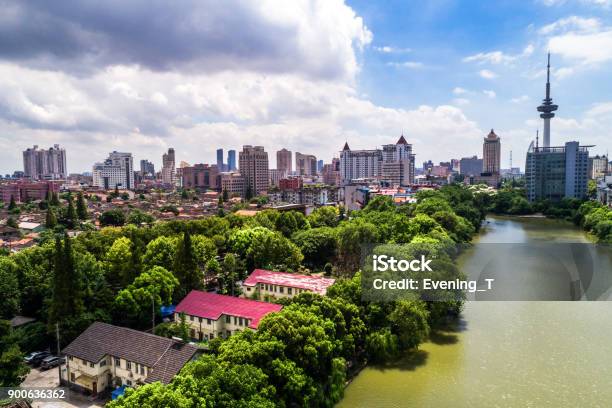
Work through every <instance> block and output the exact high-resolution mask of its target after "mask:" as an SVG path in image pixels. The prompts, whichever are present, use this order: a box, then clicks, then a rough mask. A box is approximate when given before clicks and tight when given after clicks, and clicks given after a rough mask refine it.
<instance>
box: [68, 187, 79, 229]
mask: <svg viewBox="0 0 612 408" xmlns="http://www.w3.org/2000/svg"><path fill="white" fill-rule="evenodd" d="M77 219H78V215H77V212H76V209H75V208H74V202H73V201H72V196H71V195H69V196H68V208H67V209H66V214H65V223H66V226H67V227H68V228H74V227H75V226H76V224H77Z"/></svg>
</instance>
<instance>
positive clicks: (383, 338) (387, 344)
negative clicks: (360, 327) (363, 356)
mask: <svg viewBox="0 0 612 408" xmlns="http://www.w3.org/2000/svg"><path fill="white" fill-rule="evenodd" d="M366 348H367V353H368V361H370V362H372V363H386V362H388V361H391V360H393V359H394V358H396V357H397V355H398V353H399V341H398V338H397V335H395V334H393V333H391V330H389V328H388V327H385V328H383V329H380V330H376V331H374V332H372V333H370V334H368V336H367V337H366Z"/></svg>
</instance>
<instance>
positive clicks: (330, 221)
mask: <svg viewBox="0 0 612 408" xmlns="http://www.w3.org/2000/svg"><path fill="white" fill-rule="evenodd" d="M339 217H340V213H339V211H338V208H337V207H331V206H324V207H319V208H317V209H316V210H314V211H313V212H312V213H311V214H310V215H309V216H308V222H309V223H310V226H311V227H312V228H317V227H335V226H337V225H338V220H339Z"/></svg>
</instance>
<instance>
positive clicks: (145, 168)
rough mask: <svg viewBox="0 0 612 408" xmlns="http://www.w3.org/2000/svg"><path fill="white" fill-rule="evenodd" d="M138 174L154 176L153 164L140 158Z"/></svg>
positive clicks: (148, 176)
mask: <svg viewBox="0 0 612 408" xmlns="http://www.w3.org/2000/svg"><path fill="white" fill-rule="evenodd" d="M140 174H141V175H142V177H143V178H149V179H151V178H155V165H153V163H151V162H150V161H148V160H141V161H140Z"/></svg>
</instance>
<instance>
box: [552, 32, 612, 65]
mask: <svg viewBox="0 0 612 408" xmlns="http://www.w3.org/2000/svg"><path fill="white" fill-rule="evenodd" d="M548 48H549V49H550V52H552V53H554V54H559V55H561V56H563V57H564V58H567V59H570V60H574V61H576V62H578V63H581V64H596V63H601V62H607V61H610V60H612V29H609V30H606V31H601V32H598V33H591V34H578V33H573V32H571V33H567V34H562V35H559V36H554V37H552V38H550V39H549V41H548Z"/></svg>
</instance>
